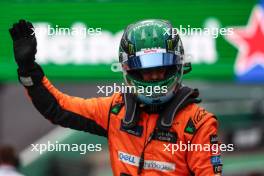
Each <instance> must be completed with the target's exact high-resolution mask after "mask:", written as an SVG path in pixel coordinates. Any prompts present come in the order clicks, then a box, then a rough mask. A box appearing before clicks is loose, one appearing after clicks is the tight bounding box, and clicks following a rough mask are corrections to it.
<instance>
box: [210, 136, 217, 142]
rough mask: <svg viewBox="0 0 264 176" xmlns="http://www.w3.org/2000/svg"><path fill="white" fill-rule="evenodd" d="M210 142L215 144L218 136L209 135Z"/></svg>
mask: <svg viewBox="0 0 264 176" xmlns="http://www.w3.org/2000/svg"><path fill="white" fill-rule="evenodd" d="M210 143H211V144H217V143H218V136H217V135H210Z"/></svg>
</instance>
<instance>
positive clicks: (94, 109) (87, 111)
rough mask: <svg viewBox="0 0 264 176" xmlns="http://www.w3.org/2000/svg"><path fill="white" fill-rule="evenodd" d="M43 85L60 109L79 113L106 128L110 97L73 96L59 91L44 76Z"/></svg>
mask: <svg viewBox="0 0 264 176" xmlns="http://www.w3.org/2000/svg"><path fill="white" fill-rule="evenodd" d="M42 83H43V85H44V86H45V87H46V88H47V90H48V91H49V92H50V93H51V94H52V95H53V96H54V97H55V99H56V100H57V102H58V104H59V105H60V106H61V108H62V109H64V110H66V111H69V112H73V113H75V114H79V115H81V116H83V117H84V118H88V119H91V120H93V121H95V122H96V123H97V124H99V125H100V126H102V127H103V128H104V129H106V128H107V123H108V122H107V121H108V120H107V117H108V113H109V108H110V105H111V101H112V97H100V98H90V99H84V98H80V97H73V96H69V95H67V94H64V93H62V92H60V91H59V90H58V89H56V88H55V87H54V86H53V85H52V84H51V83H50V81H49V80H48V79H47V78H46V77H44V78H43V80H42Z"/></svg>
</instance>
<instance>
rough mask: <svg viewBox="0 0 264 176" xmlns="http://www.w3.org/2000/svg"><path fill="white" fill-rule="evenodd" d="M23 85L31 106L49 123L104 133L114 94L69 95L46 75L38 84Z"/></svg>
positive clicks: (98, 133)
mask: <svg viewBox="0 0 264 176" xmlns="http://www.w3.org/2000/svg"><path fill="white" fill-rule="evenodd" d="M26 88H27V91H28V95H29V96H30V98H31V100H32V102H33V104H34V106H35V107H36V108H37V110H38V111H39V112H40V113H41V114H42V115H43V116H44V117H45V118H46V119H48V120H49V121H51V122H52V123H53V124H57V125H60V126H62V127H67V128H72V129H75V130H80V131H85V132H90V133H93V134H97V135H100V136H105V137H106V136H107V131H108V130H107V128H108V121H109V119H108V118H109V111H110V108H111V104H112V101H113V98H114V95H113V96H112V97H100V98H90V99H83V98H79V97H73V96H69V95H67V94H64V93H62V92H60V91H59V90H57V89H56V88H55V87H54V86H53V85H52V84H51V83H50V82H49V80H48V79H47V78H46V77H43V78H42V81H41V83H40V84H38V85H36V86H31V87H26Z"/></svg>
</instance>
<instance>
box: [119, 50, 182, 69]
mask: <svg viewBox="0 0 264 176" xmlns="http://www.w3.org/2000/svg"><path fill="white" fill-rule="evenodd" d="M123 64H124V68H125V70H138V69H146V68H156V67H165V66H173V65H179V64H182V59H181V56H180V55H175V54H172V53H153V54H145V55H141V56H135V57H133V58H129V59H128V60H126V61H125V62H123Z"/></svg>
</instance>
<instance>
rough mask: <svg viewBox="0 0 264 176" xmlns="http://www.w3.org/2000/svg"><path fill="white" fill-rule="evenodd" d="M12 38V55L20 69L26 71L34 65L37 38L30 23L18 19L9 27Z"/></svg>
mask: <svg viewBox="0 0 264 176" xmlns="http://www.w3.org/2000/svg"><path fill="white" fill-rule="evenodd" d="M9 32H10V35H11V37H12V39H13V47H14V56H15V60H16V63H17V65H18V67H19V69H20V70H22V71H27V70H30V69H31V68H33V67H34V61H35V54H36V53H37V40H36V37H35V33H34V27H33V25H32V23H30V22H27V21H25V20H19V22H18V23H15V24H13V27H12V28H10V29H9Z"/></svg>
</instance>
